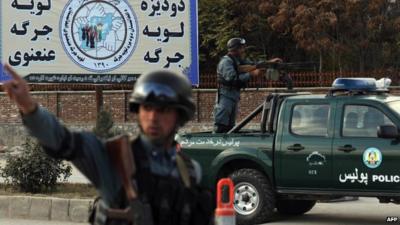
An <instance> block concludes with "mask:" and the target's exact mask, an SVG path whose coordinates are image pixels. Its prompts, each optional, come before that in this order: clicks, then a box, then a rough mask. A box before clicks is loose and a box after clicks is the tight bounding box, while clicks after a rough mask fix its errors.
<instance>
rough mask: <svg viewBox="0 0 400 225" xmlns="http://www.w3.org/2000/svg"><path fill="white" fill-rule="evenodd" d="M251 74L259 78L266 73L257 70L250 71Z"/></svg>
mask: <svg viewBox="0 0 400 225" xmlns="http://www.w3.org/2000/svg"><path fill="white" fill-rule="evenodd" d="M249 73H250V75H251V76H255V77H257V76H261V75H262V74H264V71H263V70H261V69H255V70H253V71H250V72H249Z"/></svg>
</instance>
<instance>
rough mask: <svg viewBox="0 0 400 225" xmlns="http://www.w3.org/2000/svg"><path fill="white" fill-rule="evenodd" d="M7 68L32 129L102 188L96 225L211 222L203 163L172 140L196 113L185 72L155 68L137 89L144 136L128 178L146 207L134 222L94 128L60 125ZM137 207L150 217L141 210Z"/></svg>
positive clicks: (134, 107)
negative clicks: (203, 185) (125, 211)
mask: <svg viewBox="0 0 400 225" xmlns="http://www.w3.org/2000/svg"><path fill="white" fill-rule="evenodd" d="M5 69H6V71H8V72H9V73H10V74H11V76H12V78H13V79H12V80H10V81H7V82H6V83H4V88H5V91H6V92H7V94H8V96H9V97H10V99H11V100H12V101H14V102H15V104H16V105H17V106H18V108H19V110H20V112H21V116H22V121H23V124H24V126H25V127H26V128H27V129H28V131H29V133H30V134H31V135H32V136H34V137H35V138H37V139H38V140H39V143H40V144H41V145H42V146H43V148H44V149H45V151H46V153H47V154H48V155H50V156H51V157H55V158H62V159H67V160H70V161H72V163H73V164H74V165H75V166H76V167H77V168H78V169H79V170H80V171H81V172H82V173H83V174H85V175H86V176H87V178H88V179H89V180H90V181H91V182H92V183H93V184H94V186H95V187H96V188H97V190H98V191H99V193H100V195H101V199H100V202H99V203H98V206H97V207H96V209H97V210H96V212H95V214H94V216H93V218H94V219H93V221H92V223H93V224H96V225H97V224H98V225H110V224H124V225H125V224H133V225H142V224H137V222H136V221H142V222H141V223H144V224H149V225H151V224H155V225H158V224H159V225H161V224H162V225H166V224H167V225H168V224H170V225H175V224H187V225H189V224H194V225H196V224H201V225H203V224H210V221H211V213H212V208H211V207H212V202H211V198H210V195H208V193H207V192H204V191H202V190H201V189H200V188H199V187H198V184H199V182H200V178H201V169H200V166H199V164H198V163H197V162H195V161H194V160H191V159H190V158H189V157H187V156H186V155H184V154H183V153H182V152H179V151H177V143H176V142H175V141H174V136H175V134H176V132H177V131H178V129H179V127H181V126H183V125H184V124H185V123H186V122H187V121H189V120H190V119H191V118H192V116H193V115H194V112H195V105H194V103H193V101H192V97H191V96H192V93H191V85H190V82H189V81H188V79H187V78H186V77H184V76H183V75H178V74H176V73H173V72H170V71H166V70H161V71H155V72H150V73H147V74H144V75H142V76H140V77H139V79H138V80H137V82H136V84H135V86H134V90H133V93H132V95H131V98H130V99H129V109H130V111H131V112H134V113H137V117H138V119H137V120H138V124H139V128H140V134H139V135H138V136H137V137H136V138H134V139H133V140H132V141H131V142H130V146H131V147H132V148H131V149H132V151H133V155H134V162H135V164H136V174H135V175H134V177H131V178H130V179H128V180H129V181H130V184H129V185H133V187H135V189H136V190H137V193H138V196H139V197H138V201H139V202H140V204H139V206H140V207H137V208H136V209H137V210H136V211H135V212H132V213H135V215H134V216H129V218H136V219H137V218H141V220H135V219H133V220H129V219H128V218H125V217H123V216H122V217H121V214H119V215H118V213H113V212H115V209H125V208H127V207H129V206H135V205H134V204H132V205H130V202H129V201H128V199H127V193H126V192H125V191H124V184H125V183H123V181H122V178H121V176H119V175H120V174H118V172H117V171H118V170H116V165H115V162H113V160H112V159H110V158H112V157H110V151H109V149H107V147H108V145H107V144H106V143H105V142H102V141H101V140H99V139H98V138H97V137H96V136H95V135H94V134H93V133H88V132H73V131H70V130H69V129H67V128H66V127H64V126H63V125H61V124H60V122H59V121H58V120H57V119H56V118H55V117H54V116H53V115H52V114H50V113H49V112H48V111H47V110H46V109H44V108H43V107H41V106H39V105H38V103H37V102H36V101H35V100H34V99H33V98H32V97H31V95H30V93H29V87H28V84H27V83H26V81H25V80H24V79H22V78H21V77H20V76H19V75H18V74H17V73H16V72H15V71H14V70H12V69H11V67H10V66H8V65H6V66H5ZM128 145H129V144H128ZM117 163H118V162H117ZM142 206H143V207H142ZM146 209H148V210H147V211H146ZM121 211H122V210H120V211H119V212H121ZM139 211H140V212H143V213H145V214H146V215H145V216H143V215H136V214H137V213H138V212H139ZM143 218H145V220H143Z"/></svg>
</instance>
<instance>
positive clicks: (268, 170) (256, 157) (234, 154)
mask: <svg viewBox="0 0 400 225" xmlns="http://www.w3.org/2000/svg"><path fill="white" fill-rule="evenodd" d="M272 166H273V165H272V159H271V158H270V157H268V156H267V155H266V154H264V153H261V152H260V150H257V149H252V148H242V149H227V150H225V151H223V152H221V153H220V154H219V155H218V156H217V157H216V158H215V159H214V161H213V162H212V167H213V168H215V170H214V173H213V174H211V176H210V177H209V179H211V180H210V181H211V183H213V187H215V185H216V184H217V182H218V180H219V179H220V178H223V177H228V175H229V174H231V173H233V172H234V171H236V170H239V169H244V168H248V169H255V170H258V171H260V172H261V173H262V174H263V175H264V176H265V177H266V178H267V179H268V180H269V181H270V183H271V184H274V182H273V174H272V172H273V169H272Z"/></svg>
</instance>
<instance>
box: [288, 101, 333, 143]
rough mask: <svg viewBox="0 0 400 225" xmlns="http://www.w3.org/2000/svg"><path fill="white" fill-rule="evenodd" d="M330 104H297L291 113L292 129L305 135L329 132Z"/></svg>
mask: <svg viewBox="0 0 400 225" xmlns="http://www.w3.org/2000/svg"><path fill="white" fill-rule="evenodd" d="M328 118H329V105H295V106H294V107H293V110H292V114H291V120H290V121H291V122H290V131H291V132H292V133H293V134H297V135H303V136H326V135H327V134H328Z"/></svg>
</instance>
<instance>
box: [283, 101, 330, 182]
mask: <svg viewBox="0 0 400 225" xmlns="http://www.w3.org/2000/svg"><path fill="white" fill-rule="evenodd" d="M302 102H306V103H299V102H296V101H293V100H292V102H290V100H288V102H287V104H286V109H285V110H284V112H285V114H284V115H282V116H283V117H284V118H282V119H281V120H280V121H285V122H283V124H282V125H283V126H282V127H281V129H282V137H281V138H282V139H281V141H280V143H281V146H280V147H279V151H277V155H276V157H277V158H276V159H277V161H278V162H280V163H279V164H278V166H279V168H278V171H279V172H278V174H279V176H278V177H277V184H278V186H280V187H281V188H286V187H287V188H291V187H292V188H305V189H308V188H310V189H311V188H319V189H320V188H327V187H329V186H330V182H331V180H330V177H331V169H332V167H331V165H332V164H331V146H332V137H333V132H332V130H333V129H332V126H333V122H332V118H334V103H331V102H330V101H329V100H328V99H315V100H314V99H313V100H307V101H302Z"/></svg>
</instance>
